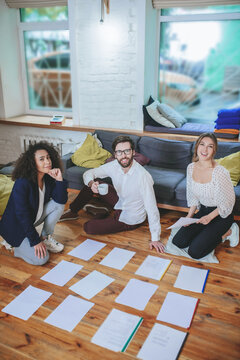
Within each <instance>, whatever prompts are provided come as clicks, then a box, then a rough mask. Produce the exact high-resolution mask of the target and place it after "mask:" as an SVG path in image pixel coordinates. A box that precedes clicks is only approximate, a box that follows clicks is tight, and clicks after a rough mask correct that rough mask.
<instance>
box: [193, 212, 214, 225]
mask: <svg viewBox="0 0 240 360" xmlns="http://www.w3.org/2000/svg"><path fill="white" fill-rule="evenodd" d="M210 221H212V217H211V216H210V214H208V215H205V216H202V217H201V218H200V219H199V220H198V221H197V222H196V224H203V225H207V224H209V223H210Z"/></svg>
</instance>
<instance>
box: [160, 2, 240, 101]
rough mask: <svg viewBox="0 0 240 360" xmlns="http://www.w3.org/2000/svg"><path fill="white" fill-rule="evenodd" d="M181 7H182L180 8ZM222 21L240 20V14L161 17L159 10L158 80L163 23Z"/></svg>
mask: <svg viewBox="0 0 240 360" xmlns="http://www.w3.org/2000/svg"><path fill="white" fill-rule="evenodd" d="M179 7H180V6H179ZM221 20H240V12H229V13H211V14H185V15H161V9H160V10H158V30H159V35H158V38H159V42H158V51H157V56H158V59H157V64H158V67H157V68H158V71H157V76H156V78H157V79H158V78H159V73H160V55H161V54H160V39H161V23H164V22H165V23H166V22H193V21H221ZM155 93H156V95H157V97H158V94H159V81H158V80H157V83H156V84H155Z"/></svg>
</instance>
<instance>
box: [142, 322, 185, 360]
mask: <svg viewBox="0 0 240 360" xmlns="http://www.w3.org/2000/svg"><path fill="white" fill-rule="evenodd" d="M186 336H187V333H185V332H183V331H179V330H176V329H173V328H170V327H168V326H165V325H162V324H154V325H153V328H152V330H151V331H150V334H149V335H148V337H147V339H146V341H145V342H144V344H143V346H142V348H141V350H140V351H139V353H138V355H137V357H138V358H139V359H143V360H160V359H161V360H175V359H177V357H178V354H179V352H180V350H181V348H182V345H183V342H184V340H185V337H186Z"/></svg>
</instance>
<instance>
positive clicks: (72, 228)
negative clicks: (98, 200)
mask: <svg viewBox="0 0 240 360" xmlns="http://www.w3.org/2000/svg"><path fill="white" fill-rule="evenodd" d="M74 196H75V193H70V194H69V199H72V198H73V197H74ZM160 212H161V224H162V235H161V238H162V241H163V242H164V243H166V242H167V238H168V236H169V234H170V231H169V230H167V229H166V228H167V227H168V226H170V225H171V224H173V223H174V222H175V221H176V220H177V219H178V218H179V217H180V216H182V215H183V216H184V214H183V213H180V212H177V211H172V210H167V209H161V210H160ZM79 214H80V218H79V219H78V220H75V221H67V222H63V223H58V224H57V226H56V231H55V238H56V239H57V240H59V241H60V242H63V243H64V245H65V249H64V251H63V253H61V254H51V256H50V261H49V262H48V263H47V264H46V265H45V266H43V267H34V266H32V265H29V264H26V263H25V262H23V261H22V260H20V259H16V258H14V257H13V254H12V253H11V252H9V251H7V250H6V249H5V248H3V247H1V248H0V309H2V308H3V307H4V306H6V305H7V304H8V303H9V302H10V301H12V300H13V299H14V298H15V297H16V296H17V295H19V294H20V293H21V292H22V291H23V290H24V289H26V287H27V286H28V285H33V286H36V287H38V288H41V289H43V290H46V291H51V292H52V293H53V295H52V296H51V297H50V298H49V299H48V300H47V301H46V302H45V303H44V304H43V305H42V306H41V307H40V308H39V309H38V310H37V311H36V312H35V313H34V314H33V316H31V317H30V319H29V320H27V321H23V320H20V319H17V318H15V317H13V316H10V315H7V314H5V313H4V312H1V311H0V334H1V336H0V359H1V360H10V359H11V360H15V359H16V360H27V359H38V360H45V359H46V360H48V359H51V360H55V359H56V360H59V359H64V360H72V359H83V360H96V359H106V360H115V359H126V360H128V359H129V360H130V359H135V358H136V356H137V353H138V351H139V349H140V348H141V346H142V344H143V342H144V341H145V339H146V337H147V335H148V334H149V332H150V330H151V328H152V326H153V324H154V323H155V320H156V316H157V314H158V312H159V310H160V307H161V304H162V302H163V300H164V298H165V296H166V294H167V293H168V291H174V288H173V285H174V282H175V280H176V276H177V274H178V272H179V269H180V267H181V265H189V266H196V267H199V268H204V269H209V270H210V273H209V277H208V280H207V284H206V287H205V291H204V293H203V294H196V293H192V292H186V291H183V290H180V289H178V291H177V292H178V293H181V294H185V295H190V296H195V297H199V299H200V302H199V304H198V307H197V311H196V313H195V316H194V318H193V322H192V324H191V327H190V329H189V330H188V333H189V334H188V337H187V340H186V342H185V344H184V347H183V349H182V351H181V353H180V355H179V359H180V360H199V359H201V360H216V359H217V360H238V359H239V358H240V341H239V340H240V326H239V325H240V301H239V293H240V277H239V274H240V245H238V246H237V247H235V248H231V247H229V243H224V244H221V245H220V246H219V247H218V248H217V250H216V255H217V257H218V259H219V261H220V263H219V264H206V263H201V262H199V261H193V260H191V259H187V258H183V257H177V256H171V255H168V254H164V255H161V256H163V257H164V258H167V259H171V260H172V264H171V265H170V267H169V269H168V271H167V273H166V274H165V275H164V277H163V279H162V280H161V281H160V282H159V281H156V280H150V281H151V282H152V283H154V284H157V285H159V287H158V290H157V291H156V292H155V294H154V295H153V296H152V298H151V300H150V301H149V303H148V304H147V306H146V308H145V310H144V311H139V310H136V309H132V308H129V307H126V306H123V305H121V304H117V303H115V301H114V300H115V298H116V297H117V296H118V294H119V293H120V292H121V291H122V290H123V288H124V287H125V286H126V284H127V282H128V281H129V279H131V278H133V277H134V278H137V279H141V280H146V281H149V279H147V278H143V277H141V276H139V275H135V271H136V270H137V268H138V267H139V265H140V264H141V263H142V261H143V260H144V259H145V257H146V256H147V255H149V254H151V255H156V253H155V252H154V251H150V250H149V249H148V240H149V229H148V224H147V222H145V223H144V225H143V226H141V227H140V228H138V229H136V230H134V231H130V232H122V233H119V234H113V235H106V236H87V235H86V233H85V232H84V230H83V223H84V222H85V221H87V220H88V219H90V217H89V215H87V214H86V213H85V212H84V211H80V212H79ZM238 224H239V222H238ZM86 238H91V239H95V240H99V241H103V242H105V243H107V246H105V247H104V248H103V249H102V250H100V251H99V252H98V253H97V254H96V255H95V256H94V257H93V258H92V259H91V260H89V261H84V260H80V259H77V258H74V257H72V256H70V255H68V252H69V251H70V250H72V249H73V248H74V247H76V246H77V245H79V244H80V243H81V242H82V241H84V240H85V239H86ZM115 246H118V247H121V248H124V249H128V250H131V251H135V255H134V256H133V258H132V259H131V260H130V262H129V263H128V264H127V265H126V266H125V267H124V269H123V270H122V271H120V270H115V269H111V268H107V267H104V266H102V265H99V262H100V261H101V260H102V259H103V258H104V257H105V256H106V255H107V254H108V253H109V252H110V251H111V249H113V248H114V247H115ZM156 256H157V255H156ZM63 259H64V260H68V261H73V262H75V263H78V264H80V265H83V268H82V269H81V271H80V272H79V273H78V274H77V275H76V276H75V277H74V278H72V279H71V280H70V281H69V282H68V283H67V284H66V285H65V286H64V287H59V286H55V285H51V284H50V283H47V282H44V281H42V280H40V278H41V276H43V275H44V274H45V273H46V272H47V271H49V270H50V269H52V268H53V267H54V266H55V265H56V264H58V263H59V262H60V260H63ZM93 270H99V271H102V272H104V273H105V274H106V275H109V276H111V277H113V278H114V279H115V281H114V282H113V283H112V284H110V286H108V287H107V288H105V289H104V290H103V291H101V292H100V293H99V294H97V295H96V296H95V297H94V298H92V299H91V300H90V301H93V302H94V303H95V305H94V307H93V308H92V309H91V310H90V311H89V312H88V313H87V314H86V316H85V317H84V318H83V319H82V320H81V321H80V322H79V324H78V325H77V326H76V327H75V329H74V330H73V331H72V332H67V331H64V330H61V329H58V328H56V327H53V326H51V325H49V324H46V323H44V319H45V318H46V317H47V316H48V315H49V314H50V313H51V312H52V311H53V310H54V309H55V308H56V307H57V306H58V305H59V304H60V303H61V302H62V301H63V300H64V299H65V298H66V297H67V296H68V295H69V294H72V295H76V294H74V293H73V292H72V291H71V290H69V287H70V286H71V285H73V284H75V283H76V282H77V281H78V280H80V279H81V278H83V277H85V276H86V275H87V274H89V273H90V272H91V271H93ZM113 307H114V308H116V309H119V310H123V311H126V312H129V313H132V314H136V315H139V316H143V318H144V321H143V323H142V325H141V326H140V328H139V330H138V331H137V333H136V334H135V336H134V337H133V339H132V341H131V342H130V345H129V346H128V348H127V350H126V351H125V353H114V352H112V351H110V350H107V349H104V348H101V347H99V346H97V345H94V344H92V343H91V342H90V341H91V338H92V336H93V335H94V334H95V332H96V330H97V329H98V327H99V326H100V325H101V323H102V322H103V320H104V319H105V318H106V317H107V315H108V314H109V312H110V310H111V309H112V308H113ZM166 325H169V324H166ZM169 326H172V325H169ZM172 327H174V328H176V329H179V330H183V329H182V328H179V327H176V326H172Z"/></svg>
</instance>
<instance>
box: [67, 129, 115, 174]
mask: <svg viewBox="0 0 240 360" xmlns="http://www.w3.org/2000/svg"><path fill="white" fill-rule="evenodd" d="M110 156H111V154H110V152H108V151H107V150H105V149H103V148H101V147H99V145H98V143H97V141H96V140H95V139H94V137H93V136H92V135H89V134H88V135H87V138H86V140H85V141H84V143H83V145H82V146H81V147H80V148H79V149H78V150H77V151H75V153H74V154H73V155H72V156H71V160H72V162H73V163H74V164H75V165H77V166H83V167H86V168H96V167H98V166H100V165H103V164H104V163H105V161H106V160H107V159H108V158H109V157H110Z"/></svg>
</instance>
